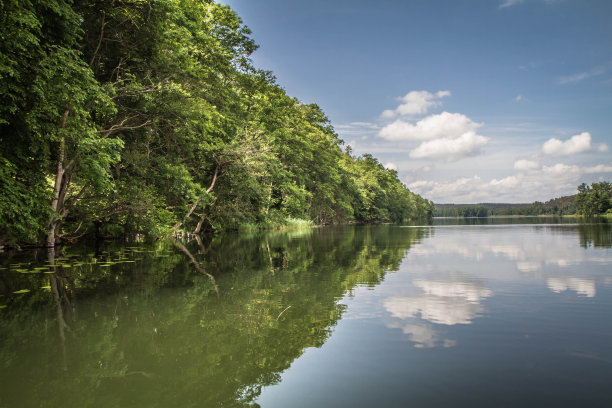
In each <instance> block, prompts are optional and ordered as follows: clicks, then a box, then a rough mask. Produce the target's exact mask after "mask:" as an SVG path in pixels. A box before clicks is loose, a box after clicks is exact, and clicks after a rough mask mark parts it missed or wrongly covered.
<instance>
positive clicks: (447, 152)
mask: <svg viewBox="0 0 612 408" xmlns="http://www.w3.org/2000/svg"><path fill="white" fill-rule="evenodd" d="M488 141H489V138H488V137H485V136H481V135H477V134H476V133H475V132H467V133H464V134H462V135H461V136H459V137H458V138H456V139H452V138H443V139H436V140H431V141H428V142H423V143H421V144H420V145H419V146H418V147H417V148H416V149H413V150H412V151H410V157H411V158H413V159H425V158H446V159H449V160H453V159H458V158H461V157H465V156H469V155H471V154H474V153H476V152H478V151H479V150H480V148H481V147H482V146H484V145H485V144H486V143H487V142H488Z"/></svg>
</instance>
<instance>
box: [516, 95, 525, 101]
mask: <svg viewBox="0 0 612 408" xmlns="http://www.w3.org/2000/svg"><path fill="white" fill-rule="evenodd" d="M523 99H525V97H524V96H523V95H517V96H516V98H514V101H515V102H520V101H522V100H523Z"/></svg>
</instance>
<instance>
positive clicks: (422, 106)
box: [381, 91, 451, 119]
mask: <svg viewBox="0 0 612 408" xmlns="http://www.w3.org/2000/svg"><path fill="white" fill-rule="evenodd" d="M450 94H451V93H450V91H438V92H436V93H435V94H432V93H430V92H427V91H410V92H408V93H407V94H406V95H404V96H403V97H401V98H400V101H401V102H402V103H401V104H400V105H399V106H398V107H397V108H395V109H389V110H386V111H384V112H383V113H382V115H381V116H382V117H383V118H384V119H390V118H393V117H394V116H396V115H401V116H405V115H424V114H425V113H427V111H428V110H429V108H431V107H434V106H439V105H440V104H441V102H440V99H442V98H444V97H445V96H449V95H450Z"/></svg>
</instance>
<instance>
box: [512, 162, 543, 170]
mask: <svg viewBox="0 0 612 408" xmlns="http://www.w3.org/2000/svg"><path fill="white" fill-rule="evenodd" d="M514 168H515V169H516V170H521V171H528V170H537V169H539V168H540V163H538V162H537V161H533V160H524V159H521V160H517V161H515V162H514Z"/></svg>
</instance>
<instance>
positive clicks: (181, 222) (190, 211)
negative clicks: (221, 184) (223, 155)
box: [172, 165, 219, 234]
mask: <svg viewBox="0 0 612 408" xmlns="http://www.w3.org/2000/svg"><path fill="white" fill-rule="evenodd" d="M218 174H219V165H217V167H215V173H214V174H213V178H212V181H211V182H210V186H209V187H208V188H207V189H206V194H208V193H210V192H211V191H212V189H213V188H214V187H215V182H216V181H217V175H218ZM200 199H201V197H198V199H197V200H196V202H195V203H193V205H192V206H191V208H190V209H189V211H187V215H185V218H183V221H179V222H177V223H176V224H175V225H174V227H172V230H173V231H176V230H177V229H179V228H180V226H181V225H183V224H184V223H185V222H186V221H187V218H189V217H190V216H191V214H193V212H194V211H195V209H196V207H197V206H198V204H199V203H200ZM202 217H204V216H202ZM203 221H204V220H203V219H202V218H201V219H200V222H199V223H198V226H199V228H200V227H201V223H202V222H203ZM199 228H196V229H197V230H198V231H199ZM194 234H197V232H194Z"/></svg>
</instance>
